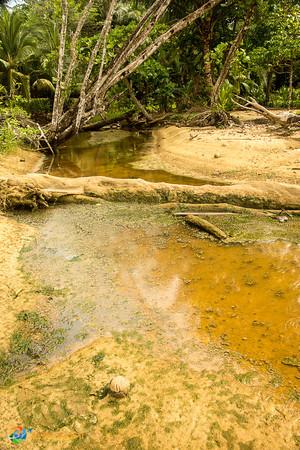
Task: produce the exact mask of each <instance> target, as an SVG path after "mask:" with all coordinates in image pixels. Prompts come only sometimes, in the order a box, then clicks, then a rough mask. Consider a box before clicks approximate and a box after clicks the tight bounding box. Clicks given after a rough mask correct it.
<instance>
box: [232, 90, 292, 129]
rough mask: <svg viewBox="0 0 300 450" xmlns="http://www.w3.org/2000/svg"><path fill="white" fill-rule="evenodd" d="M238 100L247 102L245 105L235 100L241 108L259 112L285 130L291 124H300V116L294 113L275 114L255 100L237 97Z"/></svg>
mask: <svg viewBox="0 0 300 450" xmlns="http://www.w3.org/2000/svg"><path fill="white" fill-rule="evenodd" d="M236 98H238V99H239V100H242V101H244V102H245V104H241V103H239V102H237V101H236V100H233V102H234V103H235V104H236V105H237V106H239V107H240V108H242V109H245V110H250V111H254V112H257V113H258V114H261V115H262V116H264V117H265V118H266V119H268V120H270V121H271V122H272V123H274V124H275V125H280V126H282V127H283V128H288V127H289V126H290V125H291V124H294V123H296V124H300V116H299V115H298V114H293V113H281V114H275V113H273V112H272V111H270V110H268V109H267V108H265V107H264V106H262V105H260V104H259V103H257V101H256V100H255V99H254V98H250V100H249V101H248V100H246V99H245V98H243V97H240V96H238V95H236Z"/></svg>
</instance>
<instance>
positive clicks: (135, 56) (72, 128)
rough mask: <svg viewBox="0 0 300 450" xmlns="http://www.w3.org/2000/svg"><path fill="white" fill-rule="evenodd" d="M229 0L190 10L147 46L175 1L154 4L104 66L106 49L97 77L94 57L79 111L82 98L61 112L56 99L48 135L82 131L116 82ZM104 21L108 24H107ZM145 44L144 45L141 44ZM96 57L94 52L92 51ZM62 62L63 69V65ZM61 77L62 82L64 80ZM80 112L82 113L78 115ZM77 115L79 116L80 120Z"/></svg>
mask: <svg viewBox="0 0 300 450" xmlns="http://www.w3.org/2000/svg"><path fill="white" fill-rule="evenodd" d="M224 1H225V0H208V1H207V3H205V4H204V5H202V6H201V7H200V8H198V9H196V10H195V11H194V12H192V13H190V14H188V15H187V16H186V17H184V18H183V19H181V20H179V21H178V22H176V23H175V24H174V25H173V26H171V28H169V30H167V31H166V32H165V33H163V34H162V35H160V36H159V37H157V38H156V39H155V40H154V41H152V42H151V43H149V44H148V45H147V47H146V48H144V44H145V42H146V40H147V39H148V38H149V35H150V33H151V31H152V30H153V28H154V26H155V24H156V23H157V22H158V20H159V19H160V18H161V16H162V15H163V14H164V12H165V10H166V9H167V7H168V6H169V4H170V3H171V0H156V1H154V3H153V4H152V5H151V7H150V8H149V9H148V10H147V11H146V13H145V15H144V16H143V17H142V19H141V20H140V22H139V23H138V24H137V26H136V28H135V30H134V32H133V33H132V35H131V36H130V38H129V39H128V41H127V42H126V43H125V44H124V45H123V47H122V48H121V49H120V51H119V53H118V54H117V56H116V57H115V58H114V60H113V61H112V62H111V63H110V65H109V66H108V67H107V68H106V69H104V62H103V60H104V58H103V54H104V56H105V50H104V53H103V52H102V62H103V64H102V63H101V64H100V68H99V71H98V74H97V75H96V76H95V77H94V79H91V78H89V74H91V73H92V69H93V68H94V66H95V61H92V64H91V65H90V64H89V65H88V68H87V70H86V74H85V77H84V78H85V79H89V82H88V83H83V86H82V88H81V93H80V98H81V99H82V98H84V102H81V107H82V105H83V107H82V108H81V110H80V111H79V104H80V100H79V101H78V102H77V103H76V104H75V106H73V108H72V109H69V110H68V111H66V112H65V113H63V114H62V115H61V116H59V111H58V110H57V103H58V101H57V100H56V103H55V106H56V109H54V110H53V116H54V117H53V120H52V124H53V125H55V126H52V128H51V127H50V128H49V129H48V139H49V140H50V141H52V142H53V141H54V142H58V141H61V140H64V139H66V138H67V137H69V136H71V135H72V134H74V133H76V132H78V131H80V130H81V129H82V127H83V126H84V125H85V124H86V123H87V122H88V121H89V120H90V119H91V118H92V117H94V116H95V114H97V112H98V111H101V110H103V108H104V105H105V98H106V95H107V93H108V91H109V89H111V88H112V87H113V86H115V85H116V84H117V83H119V82H120V81H121V80H124V79H126V78H128V76H129V75H130V74H132V73H133V72H134V71H135V70H136V69H138V67H140V65H141V64H143V63H144V62H145V61H146V60H147V59H148V58H150V57H151V56H152V55H153V53H155V52H156V51H157V50H158V49H159V48H160V47H161V46H162V45H163V44H164V43H165V42H167V41H169V40H170V39H171V38H172V36H174V35H175V34H176V33H178V32H180V31H181V30H183V29H184V28H186V27H187V26H189V25H190V24H191V23H193V22H194V21H195V20H197V19H199V18H200V17H202V16H203V15H204V14H206V13H207V12H209V11H210V10H211V9H212V8H214V7H215V6H216V5H219V4H220V3H222V2H224ZM61 2H62V10H63V24H62V29H61V44H60V58H59V70H58V74H61V80H62V74H63V70H62V69H63V63H64V57H63V55H64V51H65V37H66V23H67V10H66V11H65V9H66V8H65V5H66V4H67V0H61ZM114 4H115V0H111V3H110V5H111V8H110V9H109V12H108V16H107V18H106V21H105V24H107V25H108V26H107V28H106V29H107V32H106V31H105V32H103V30H102V31H101V35H102V39H103V43H102V44H103V48H104V49H105V45H106V39H105V37H106V36H107V33H108V32H109V30H110V24H111V20H110V19H109V14H112V12H113V11H112V10H113V6H114ZM105 24H104V27H105ZM141 47H143V48H141ZM91 58H92V60H93V55H91ZM61 66H62V69H61ZM61 80H60V84H61V83H62V81H61ZM58 91H59V92H58V94H57V95H58V96H59V95H60V97H59V98H62V97H61V87H60V90H58ZM78 113H79V115H78ZM76 117H77V120H76Z"/></svg>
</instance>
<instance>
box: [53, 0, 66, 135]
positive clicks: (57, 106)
mask: <svg viewBox="0 0 300 450" xmlns="http://www.w3.org/2000/svg"><path fill="white" fill-rule="evenodd" d="M61 9H62V24H61V30H60V46H59V55H58V66H57V76H56V78H57V80H56V88H55V95H54V103H53V112H52V122H51V130H52V131H53V132H54V133H56V132H57V128H58V123H59V119H60V114H59V110H60V105H61V96H62V79H63V74H64V63H65V52H66V39H67V29H68V0H61Z"/></svg>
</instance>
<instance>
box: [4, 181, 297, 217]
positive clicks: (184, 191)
mask: <svg viewBox="0 0 300 450" xmlns="http://www.w3.org/2000/svg"><path fill="white" fill-rule="evenodd" d="M0 197H1V201H0V206H1V209H3V210H4V209H12V208H17V207H23V208H30V209H33V208H41V207H47V206H48V205H49V204H50V203H56V202H64V203H65V202H66V201H71V202H74V201H76V202H78V201H80V202H82V201H92V202H94V201H95V199H96V201H97V199H104V200H109V201H118V202H126V201H127V202H140V203H192V204H194V203H198V204H199V203H205V204H207V203H213V204H216V203H229V204H232V205H237V206H242V207H247V208H257V209H277V210H278V209H286V210H298V209H300V186H296V185H291V184H283V183H273V182H255V183H241V184H235V185H230V186H211V185H205V186H185V185H174V184H167V183H149V182H146V181H144V180H121V179H114V178H107V177H87V178H58V177H52V176H49V175H42V174H31V175H24V176H21V177H10V178H0Z"/></svg>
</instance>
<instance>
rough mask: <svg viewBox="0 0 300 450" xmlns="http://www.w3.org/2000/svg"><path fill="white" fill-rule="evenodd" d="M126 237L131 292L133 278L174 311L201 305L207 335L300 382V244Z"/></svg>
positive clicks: (200, 321) (136, 286)
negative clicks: (228, 243)
mask: <svg viewBox="0 0 300 450" xmlns="http://www.w3.org/2000/svg"><path fill="white" fill-rule="evenodd" d="M127 242H128V245H127V250H126V264H125V260H124V261H123V262H124V266H123V267H122V271H121V272H120V277H122V280H123V283H124V285H126V289H127V290H128V286H129V285H131V284H132V287H133V290H136V291H138V292H139V294H140V295H141V296H142V298H143V300H144V301H145V302H146V303H147V304H148V305H149V306H150V307H152V308H153V307H154V308H161V309H162V310H173V313H174V315H175V316H176V313H175V311H176V310H177V311H178V310H180V308H181V307H184V305H186V304H190V305H192V306H194V307H196V309H197V311H198V313H197V314H196V325H197V327H198V333H199V336H200V337H201V339H202V341H204V342H211V341H215V342H216V343H218V344H220V345H221V346H223V347H224V348H225V349H227V348H228V349H229V350H232V351H234V352H238V353H239V354H241V355H243V356H245V357H246V359H249V360H250V361H251V360H252V362H255V363H257V364H258V365H262V366H265V367H266V368H268V370H270V368H271V370H272V368H273V369H275V371H276V372H278V374H281V375H284V376H286V377H287V379H289V380H290V381H291V382H292V383H293V384H296V385H298V386H299V385H300V246H297V245H294V244H290V243H286V242H272V243H268V244H259V245H258V244H257V245H254V246H228V247H227V246H226V247H225V246H220V245H217V244H215V243H211V242H207V241H202V240H199V239H197V238H196V239H192V238H187V237H178V236H177V237H172V238H170V239H169V240H168V242H165V243H163V242H161V243H160V244H159V245H158V243H157V242H154V240H151V239H149V236H147V237H146V236H144V237H142V236H139V237H138V238H136V240H135V242H132V238H131V239H127ZM194 320H195V315H194V317H193V322H194ZM286 358H291V361H293V362H294V363H295V362H296V364H298V368H297V367H291V366H288V365H285V364H283V362H285V361H286ZM277 381H278V380H276V382H277Z"/></svg>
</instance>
